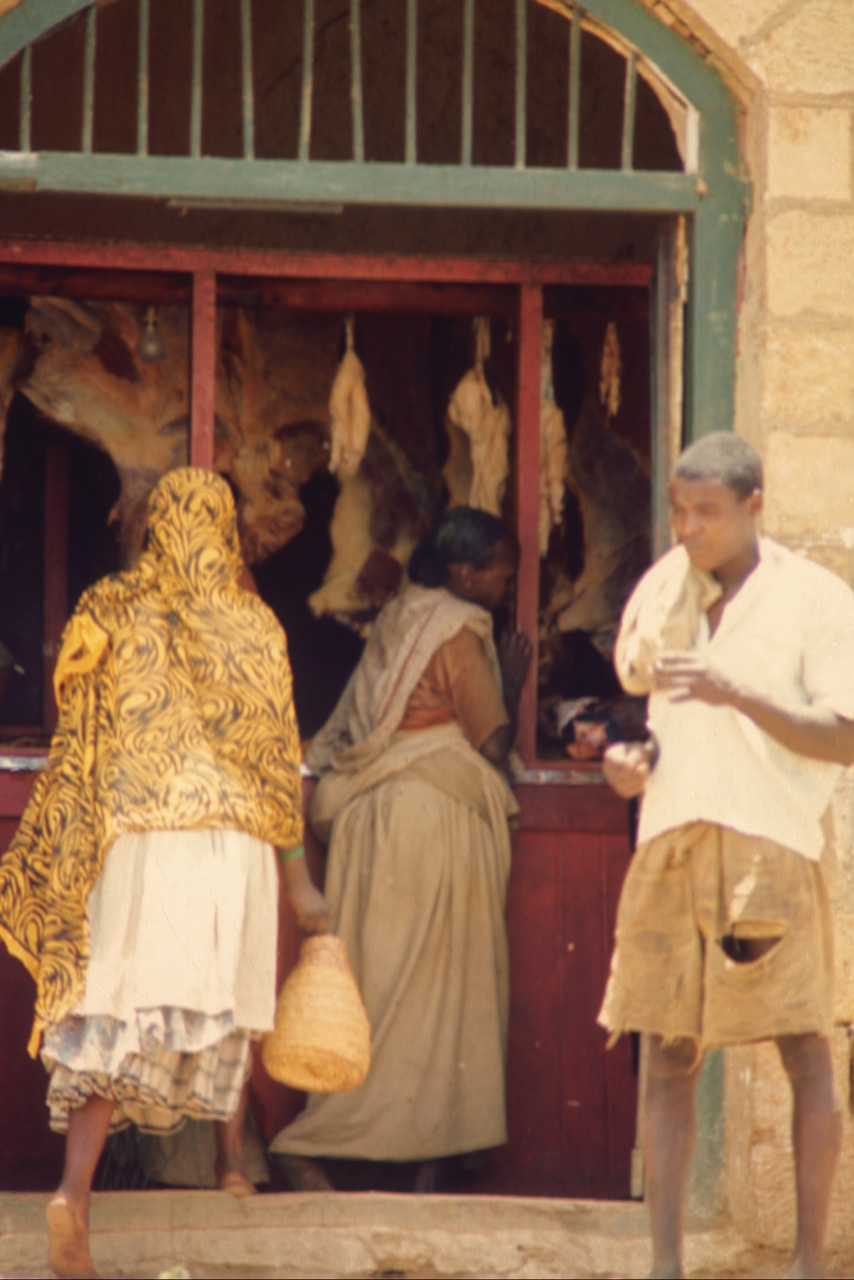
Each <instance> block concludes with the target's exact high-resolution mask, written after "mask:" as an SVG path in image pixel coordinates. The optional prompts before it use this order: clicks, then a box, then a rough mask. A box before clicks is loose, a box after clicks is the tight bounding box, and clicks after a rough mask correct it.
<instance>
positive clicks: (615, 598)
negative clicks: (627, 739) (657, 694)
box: [557, 400, 650, 651]
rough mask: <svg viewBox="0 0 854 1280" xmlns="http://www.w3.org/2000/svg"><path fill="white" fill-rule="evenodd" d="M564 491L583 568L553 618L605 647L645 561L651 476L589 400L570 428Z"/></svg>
mask: <svg viewBox="0 0 854 1280" xmlns="http://www.w3.org/2000/svg"><path fill="white" fill-rule="evenodd" d="M567 488H568V489H569V490H570V491H571V492H572V493H573V494H574V496H575V498H576V500H577V502H578V505H579V509H580V512H581V519H582V523H583V526H584V567H583V569H582V571H581V573H580V575H579V576H578V577H577V578H576V579H575V581H574V582H573V584H572V599H571V601H570V602H569V603H568V604H567V605H566V606H565V607H564V608H563V609H561V611H560V613H559V615H558V618H557V627H558V630H559V631H575V630H578V631H587V632H588V633H590V634H591V636H592V637H593V640H594V643H597V638H598V637H600V636H601V643H602V648H603V650H604V651H609V649H610V645H611V644H612V641H613V636H614V634H615V630H616V624H617V621H618V619H619V617H620V614H621V612H622V609H623V605H624V604H625V602H626V600H627V599H628V596H629V593H630V591H631V590H632V587H633V586H634V584H635V583H636V582H637V580H638V578H639V577H640V576H641V574H642V573H643V571H644V569H646V567H647V566H648V564H649V555H650V548H649V476H648V474H647V472H646V470H645V467H644V464H643V463H642V461H641V459H640V458H639V457H638V456H637V455H636V454H635V452H634V450H633V449H632V448H631V447H630V446H629V445H628V444H626V443H625V442H624V441H623V440H621V439H620V438H619V437H618V436H617V435H616V434H615V433H614V432H612V431H610V430H608V428H607V427H606V426H605V425H604V424H603V422H602V418H601V414H600V413H599V410H598V409H597V407H596V405H595V403H594V402H593V401H592V400H587V401H586V402H585V404H584V406H583V408H582V411H581V414H580V416H579V418H578V421H577V422H576V424H575V428H574V430H573V433H572V440H571V442H570V446H569V460H568V467H567Z"/></svg>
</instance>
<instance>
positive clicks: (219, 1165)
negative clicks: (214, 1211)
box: [214, 1084, 257, 1198]
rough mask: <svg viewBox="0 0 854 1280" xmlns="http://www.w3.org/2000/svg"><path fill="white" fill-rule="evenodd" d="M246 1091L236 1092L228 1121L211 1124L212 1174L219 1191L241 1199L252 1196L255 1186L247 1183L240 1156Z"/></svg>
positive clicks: (243, 1164)
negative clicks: (236, 1097)
mask: <svg viewBox="0 0 854 1280" xmlns="http://www.w3.org/2000/svg"><path fill="white" fill-rule="evenodd" d="M246 1104H247V1090H246V1085H245V1084H244V1086H243V1088H242V1089H241V1091H240V1101H239V1102H238V1104H237V1110H236V1111H235V1113H234V1115H233V1116H232V1117H231V1119H230V1120H218V1121H217V1122H216V1123H215V1124H214V1136H215V1138H216V1162H215V1164H214V1173H215V1176H216V1185H217V1187H218V1188H219V1190H220V1191H227V1192H228V1194H229V1195H230V1196H235V1197H237V1198H242V1197H243V1196H254V1195H255V1194H256V1190H257V1188H256V1187H255V1184H254V1183H253V1182H250V1180H249V1177H248V1175H247V1173H246V1165H245V1163H244V1159H243V1130H244V1126H245V1124H246Z"/></svg>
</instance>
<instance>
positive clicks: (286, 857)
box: [279, 844, 305, 862]
mask: <svg viewBox="0 0 854 1280" xmlns="http://www.w3.org/2000/svg"><path fill="white" fill-rule="evenodd" d="M304 853H305V845H304V844H301V845H299V847H298V848H296V849H291V851H290V853H283V852H282V850H281V849H280V850H279V859H280V860H281V861H282V862H290V860H291V858H301V857H302V856H303V854H304Z"/></svg>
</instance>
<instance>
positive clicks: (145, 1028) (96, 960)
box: [42, 831, 279, 1132]
mask: <svg viewBox="0 0 854 1280" xmlns="http://www.w3.org/2000/svg"><path fill="white" fill-rule="evenodd" d="M278 897H279V889H278V876H277V871H276V860H275V853H274V851H273V849H272V847H271V846H270V845H267V844H264V843H262V842H261V841H259V840H257V839H256V838H255V837H254V836H250V835H247V834H246V833H245V832H240V831H153V832H145V833H142V834H127V835H123V836H120V837H119V838H118V839H117V840H116V841H115V843H114V844H113V846H112V847H111V848H110V850H109V852H108V854H107V856H106V858H105V861H104V868H103V871H102V873H101V875H100V877H99V879H98V881H97V883H96V884H95V887H94V888H93V890H92V892H91V894H90V895H89V902H88V909H89V921H90V930H91V954H90V958H89V963H88V966H87V970H86V990H85V993H84V995H83V997H82V998H81V1000H80V1001H79V1002H78V1004H77V1005H76V1006H75V1008H74V1009H73V1010H72V1012H71V1013H70V1014H69V1015H68V1016H67V1017H66V1018H64V1019H63V1021H62V1022H60V1023H57V1024H56V1025H55V1026H53V1027H50V1028H49V1029H48V1030H47V1032H46V1033H45V1036H44V1041H43V1045H42V1059H43V1061H44V1063H45V1065H46V1067H47V1068H48V1070H49V1071H50V1072H51V1079H50V1084H49V1087H48V1105H49V1106H50V1111H51V1127H52V1128H54V1129H57V1130H58V1131H60V1132H62V1131H63V1130H64V1129H66V1128H67V1124H68V1113H69V1111H70V1110H73V1109H74V1108H75V1107H78V1106H80V1105H81V1104H82V1103H83V1102H85V1100H86V1098H87V1097H90V1096H91V1095H92V1094H99V1095H101V1096H103V1097H110V1098H112V1099H113V1100H114V1102H115V1109H114V1112H113V1117H112V1121H111V1127H112V1128H113V1129H114V1130H115V1129H119V1128H123V1127H125V1126H126V1125H128V1124H130V1123H134V1124H136V1125H138V1126H139V1127H140V1128H141V1129H144V1130H146V1131H148V1132H170V1131H173V1130H175V1129H177V1128H179V1127H180V1125H181V1124H182V1122H183V1119H184V1117H185V1116H193V1117H195V1118H197V1119H214V1120H226V1119H228V1118H229V1117H230V1116H231V1115H233V1114H234V1111H235V1109H236V1107H237V1102H238V1099H239V1096H240V1090H241V1088H242V1085H243V1082H244V1079H245V1078H246V1076H247V1074H248V1072H249V1069H250V1065H251V1064H250V1057H249V1041H250V1039H251V1038H253V1037H258V1036H260V1035H261V1034H263V1033H264V1032H265V1031H268V1030H270V1029H271V1028H272V1026H273V1019H274V1015H275V1004H276V935H277V927H278Z"/></svg>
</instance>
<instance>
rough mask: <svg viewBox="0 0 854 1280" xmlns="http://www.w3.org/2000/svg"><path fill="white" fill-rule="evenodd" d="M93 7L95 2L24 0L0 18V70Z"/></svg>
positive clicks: (79, 0)
mask: <svg viewBox="0 0 854 1280" xmlns="http://www.w3.org/2000/svg"><path fill="white" fill-rule="evenodd" d="M91 3H92V0H21V2H20V4H17V5H16V6H15V8H14V9H10V11H9V12H8V13H7V14H5V15H4V16H3V17H2V18H0V67H3V66H5V65H6V63H7V62H8V61H9V60H10V59H11V58H14V57H15V55H16V54H17V53H20V52H21V50H22V49H24V48H25V47H26V46H27V45H28V44H32V43H33V41H34V40H39V39H40V38H41V37H42V36H44V35H47V33H48V31H51V30H52V29H53V28H54V27H59V26H61V25H62V23H63V22H67V21H68V19H69V18H73V17H74V15H75V14H77V13H80V11H81V10H82V9H88V8H89V6H90V4H91Z"/></svg>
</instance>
